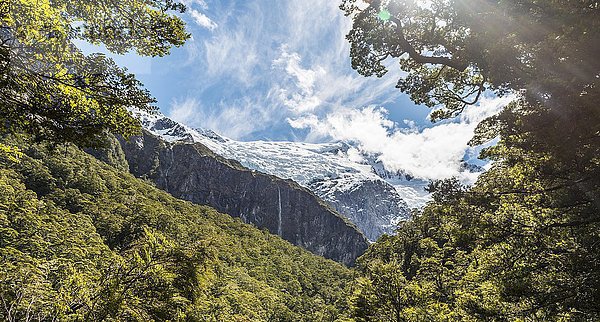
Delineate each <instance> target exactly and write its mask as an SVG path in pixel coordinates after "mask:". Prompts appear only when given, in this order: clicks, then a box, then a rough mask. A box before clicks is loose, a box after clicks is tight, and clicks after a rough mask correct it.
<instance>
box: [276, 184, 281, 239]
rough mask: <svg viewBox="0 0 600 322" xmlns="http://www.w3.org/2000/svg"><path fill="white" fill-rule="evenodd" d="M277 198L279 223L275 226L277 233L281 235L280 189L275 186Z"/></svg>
mask: <svg viewBox="0 0 600 322" xmlns="http://www.w3.org/2000/svg"><path fill="white" fill-rule="evenodd" d="M277 199H278V200H279V204H278V207H277V212H278V214H279V225H278V226H277V235H279V236H282V234H281V190H280V189H279V187H277Z"/></svg>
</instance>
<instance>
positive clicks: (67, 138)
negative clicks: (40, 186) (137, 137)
mask: <svg viewBox="0 0 600 322" xmlns="http://www.w3.org/2000/svg"><path fill="white" fill-rule="evenodd" d="M184 10H185V7H184V6H183V5H182V4H179V3H176V2H174V1H173V0H152V1H142V0H125V1H102V0H90V1H67V0H58V1H50V0H36V1H33V0H2V1H1V2H0V19H1V23H0V122H2V134H7V133H22V132H25V133H27V134H30V135H34V136H35V137H37V138H39V139H49V140H52V141H55V142H75V143H78V144H80V145H93V144H95V143H98V142H99V139H101V138H102V136H103V134H105V133H106V132H113V133H117V134H123V135H130V134H132V133H134V132H135V131H137V130H138V129H139V124H138V122H137V121H136V120H135V119H134V118H133V117H132V116H131V115H130V114H129V112H128V111H127V108H130V107H132V108H138V109H141V110H147V111H150V110H153V109H155V107H154V106H153V103H154V102H155V100H154V99H153V98H152V97H151V96H150V94H149V93H148V92H147V91H146V90H144V89H143V88H142V84H141V83H140V82H139V81H138V80H136V79H135V77H134V76H133V75H132V74H129V73H128V72H127V70H126V69H123V68H119V67H118V66H116V65H115V63H114V62H113V61H112V60H111V59H109V58H107V57H105V56H104V55H102V54H92V55H89V56H86V55H84V54H83V53H82V52H81V51H80V50H79V49H77V47H76V46H75V45H74V41H76V40H80V41H81V40H82V41H87V42H89V43H91V44H94V45H104V46H106V48H107V49H108V50H109V51H111V52H114V53H117V54H123V53H126V52H129V51H135V52H136V53H138V54H139V55H144V56H163V55H166V54H168V53H169V50H170V48H171V47H172V46H181V45H182V44H183V43H184V41H185V40H186V39H187V38H188V37H189V35H188V34H187V33H186V32H185V26H184V23H183V21H182V20H180V19H179V18H178V17H177V16H176V15H174V14H173V13H176V12H183V11H184Z"/></svg>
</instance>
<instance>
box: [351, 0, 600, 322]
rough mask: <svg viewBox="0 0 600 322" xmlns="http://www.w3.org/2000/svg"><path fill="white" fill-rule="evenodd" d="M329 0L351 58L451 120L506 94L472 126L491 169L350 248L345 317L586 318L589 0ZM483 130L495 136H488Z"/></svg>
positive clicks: (593, 63) (591, 192) (594, 233)
mask: <svg viewBox="0 0 600 322" xmlns="http://www.w3.org/2000/svg"><path fill="white" fill-rule="evenodd" d="M367 2H368V3H369V5H368V6H359V3H358V2H357V1H355V0H344V1H343V5H342V9H344V10H345V11H346V14H348V15H349V16H351V17H352V18H353V19H354V25H353V29H352V30H351V31H350V33H349V34H348V37H347V38H348V40H349V41H350V44H351V47H352V49H351V57H352V60H353V66H354V68H355V69H356V70H357V71H358V72H360V73H361V74H363V75H367V76H370V75H379V76H381V75H382V74H384V73H386V71H387V70H386V67H385V66H384V65H383V64H382V61H383V60H384V59H386V58H391V59H396V60H397V62H398V65H397V66H398V67H399V68H400V69H401V70H403V71H404V72H406V75H405V76H403V77H402V78H401V79H399V80H398V84H397V87H398V88H399V89H400V90H402V91H403V92H405V93H406V94H408V95H410V96H411V98H412V100H413V101H415V102H418V103H422V104H425V105H427V106H429V107H431V108H432V109H433V111H432V113H431V115H430V117H431V118H432V119H433V120H439V119H446V118H452V117H454V116H457V115H460V114H461V113H464V111H465V109H466V108H467V107H468V106H470V105H477V104H478V102H479V100H480V98H481V97H483V96H486V95H495V96H503V95H507V94H508V93H511V94H512V95H514V97H515V99H514V101H513V102H511V103H510V104H508V105H507V106H506V107H505V108H504V109H503V110H502V111H501V112H500V113H499V114H497V115H495V116H492V117H490V118H488V119H486V120H484V121H483V122H482V123H480V124H479V126H478V128H477V130H476V133H475V137H474V138H473V140H472V141H471V144H472V145H473V146H476V145H479V144H484V143H489V142H492V143H493V144H491V145H490V146H489V147H487V148H485V149H484V150H483V151H482V153H481V155H480V157H481V158H487V159H488V160H490V161H492V162H493V163H492V166H491V168H490V169H489V170H488V171H487V172H486V173H484V174H483V175H481V176H480V177H479V179H478V181H477V183H476V184H475V185H474V186H472V187H466V186H463V185H462V184H460V183H459V182H458V181H457V180H453V179H448V180H443V181H438V182H433V183H432V184H431V185H430V187H429V190H430V191H432V192H433V197H434V200H433V202H431V203H429V204H428V205H427V206H426V207H425V209H423V211H421V212H419V213H418V214H415V216H414V217H413V219H412V220H410V221H408V222H406V223H404V224H403V225H402V226H401V227H399V229H398V235H397V236H394V237H387V238H382V239H381V240H379V241H378V242H377V243H376V244H375V245H373V246H372V247H371V248H370V249H369V251H368V252H367V254H366V255H364V256H363V257H362V258H361V259H359V267H360V271H361V272H362V274H363V276H362V277H361V278H359V280H358V281H357V290H356V292H355V293H354V295H353V298H352V302H353V315H354V317H355V318H356V320H358V321H458V320H460V321H598V320H600V269H599V268H600V266H599V263H600V247H599V243H598V241H599V240H600V158H599V156H600V108H599V105H598V104H599V103H600V91H599V90H598V85H599V84H598V80H599V79H600V61H599V60H598V57H600V41H599V38H598V34H597V32H596V30H598V29H599V28H600V19H599V17H600V4H599V3H598V1H535V0H516V1H452V0H451V1H445V0H444V1H441V0H440V1H438V0H433V1H430V2H429V3H425V2H421V1H410V0H407V1H397V0H392V1H380V0H373V1H367ZM494 140H496V142H495V141H494Z"/></svg>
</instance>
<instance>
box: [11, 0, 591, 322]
mask: <svg viewBox="0 0 600 322" xmlns="http://www.w3.org/2000/svg"><path fill="white" fill-rule="evenodd" d="M340 2H341V4H340V9H341V10H342V11H343V12H344V13H345V14H346V15H347V16H348V19H351V20H352V22H353V25H352V29H351V30H350V32H349V33H348V35H347V40H348V41H349V43H350V52H349V53H348V59H349V60H351V62H352V66H353V68H354V69H356V71H357V72H358V73H360V74H361V75H364V76H365V77H378V76H379V77H381V76H383V75H384V74H385V73H387V71H388V70H387V68H389V67H386V65H384V64H383V62H384V60H386V61H389V60H390V59H391V60H394V61H395V64H394V65H393V66H394V68H398V69H400V70H401V71H403V72H404V74H403V75H405V76H403V78H401V79H399V80H398V83H397V88H398V90H399V91H402V92H404V93H406V94H407V95H408V96H409V97H410V98H411V100H412V101H414V102H415V103H417V104H423V105H426V106H428V107H430V108H431V109H432V111H433V112H432V119H433V120H434V121H438V120H444V119H448V118H452V117H456V116H458V115H460V114H461V113H463V111H464V110H465V108H466V107H468V106H470V105H475V104H477V103H478V102H479V101H480V99H481V98H482V97H484V96H486V95H487V96H490V95H493V96H506V95H514V97H515V99H514V101H512V102H511V103H510V104H509V105H507V106H506V107H505V108H504V109H503V110H502V111H501V112H500V113H498V114H497V115H495V116H492V117H490V118H488V119H486V120H484V121H483V122H481V123H480V124H479V125H478V127H477V130H476V133H475V136H474V137H473V138H472V140H471V142H470V144H472V145H473V146H477V145H481V144H484V143H488V142H492V141H494V142H495V144H492V145H489V146H488V147H487V148H485V149H484V150H483V151H482V152H481V155H480V158H482V159H488V160H491V161H492V163H491V168H490V169H489V170H487V171H486V172H485V173H483V174H482V175H481V176H480V177H479V178H478V180H477V182H476V183H475V184H474V185H472V186H466V185H464V184H462V183H461V182H459V181H458V180H456V179H452V178H451V179H447V180H441V181H433V182H431V183H430V185H429V188H428V191H429V192H431V193H432V197H433V200H432V201H430V202H429V203H428V204H427V205H426V206H425V207H424V208H423V209H420V210H415V211H414V212H413V214H412V217H411V218H410V219H409V220H407V221H404V222H401V223H400V224H399V226H398V228H397V233H396V235H394V236H383V237H382V238H380V239H379V240H377V241H376V242H375V243H373V244H372V245H371V246H370V247H369V249H368V250H367V251H366V253H365V254H364V255H363V256H361V257H360V258H359V259H358V261H357V264H356V266H355V267H350V268H348V267H345V266H343V265H341V264H338V263H335V262H333V261H331V260H326V259H324V258H321V257H319V256H316V255H313V254H311V253H309V252H307V251H305V250H303V249H301V248H299V247H296V246H293V245H291V244H290V243H288V242H286V241H284V240H283V239H281V238H279V237H278V236H275V235H272V234H270V233H269V232H268V231H266V230H259V229H257V228H256V227H253V226H251V225H247V224H244V223H242V222H241V221H240V220H239V219H233V218H232V217H230V216H228V215H225V214H220V213H218V212H217V211H215V210H213V209H211V208H209V207H207V206H201V205H193V204H191V203H189V202H186V201H181V200H178V199H176V198H174V197H172V196H170V195H168V194H167V193H166V192H163V191H161V190H158V189H157V188H155V187H154V186H153V185H152V184H150V183H149V182H147V181H144V180H142V179H137V178H135V177H133V176H132V175H130V174H129V173H128V171H127V164H126V163H124V162H125V161H124V160H120V159H119V154H115V156H113V157H114V160H112V161H113V162H108V163H105V162H103V161H100V160H97V159H95V158H94V157H93V156H91V155H90V154H88V153H86V152H85V151H89V150H87V148H99V149H106V148H108V149H113V150H115V149H116V150H118V149H119V148H118V144H117V143H116V140H114V136H122V137H125V138H127V137H130V136H131V135H134V134H139V133H140V129H141V127H140V124H139V122H138V121H137V120H136V119H135V118H134V117H133V116H132V115H131V114H130V113H129V112H128V109H130V108H135V109H138V110H142V111H149V112H151V111H154V110H156V109H157V107H156V101H155V99H154V98H153V97H152V95H151V93H149V92H148V91H147V90H146V89H144V87H143V84H142V83H141V82H140V81H138V80H137V79H136V78H135V76H134V75H133V74H130V73H129V72H127V70H125V69H124V68H122V67H119V66H117V65H116V64H115V62H114V61H113V60H112V59H110V58H108V57H106V56H105V55H103V54H91V55H85V54H84V53H82V52H81V51H80V50H79V49H78V48H77V47H76V46H75V45H74V41H76V40H85V41H87V42H89V43H91V44H94V45H103V46H105V47H106V48H107V49H108V50H109V51H111V52H113V53H126V52H135V53H137V54H138V55H140V56H148V57H156V56H165V55H168V54H169V53H170V50H171V49H172V48H174V47H180V46H182V45H183V44H184V43H185V41H186V40H187V39H189V38H190V34H188V33H187V32H186V29H185V24H184V22H183V21H182V20H181V19H180V17H179V16H178V14H180V13H183V12H184V11H185V10H186V7H185V6H184V5H183V4H180V3H178V2H176V1H173V0H124V1H106V0H88V1H70V0H0V19H1V24H0V122H1V123H2V127H1V129H0V138H1V140H0V320H2V321H599V320H600V106H599V105H598V104H599V103H600V90H599V88H598V86H599V84H598V82H599V80H600V59H599V58H600V37H599V35H598V30H600V2H598V1H596V0H544V1H541V0H468V1H467V0H431V1H428V2H427V5H422V4H420V3H419V1H413V0H385V1H384V0H371V1H360V0H341V1H340ZM473 2H475V5H473ZM467 3H469V5H468V6H467ZM109 163H110V164H109Z"/></svg>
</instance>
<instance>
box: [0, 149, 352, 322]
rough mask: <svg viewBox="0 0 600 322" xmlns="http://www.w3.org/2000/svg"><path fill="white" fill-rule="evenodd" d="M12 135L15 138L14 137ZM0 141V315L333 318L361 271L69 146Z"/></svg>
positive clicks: (96, 318) (68, 318)
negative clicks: (2, 144)
mask: <svg viewBox="0 0 600 322" xmlns="http://www.w3.org/2000/svg"><path fill="white" fill-rule="evenodd" d="M11 144H13V143H11ZM21 148H22V150H23V151H24V152H25V155H24V156H23V157H21V159H20V162H14V161H12V160H11V159H9V158H6V157H5V156H4V155H3V154H2V152H1V151H0V259H1V263H0V299H1V300H2V303H4V304H5V305H3V306H0V320H2V321H25V320H28V319H35V320H42V321H53V320H60V321H71V320H73V321H75V320H77V321H132V320H137V321H152V320H158V321H165V320H177V321H333V320H335V319H336V317H339V316H340V315H341V313H342V312H345V311H347V308H346V307H345V303H346V301H345V300H344V298H345V296H344V294H343V289H344V288H345V284H346V283H347V282H348V281H349V280H351V279H352V273H351V272H350V271H349V270H348V269H346V268H345V267H343V266H342V265H340V264H337V263H335V262H333V261H330V260H326V259H323V258H321V257H318V256H315V255H312V254H310V253H308V252H307V251H305V250H303V249H301V248H299V247H295V246H292V245H290V244H289V243H288V242H286V241H284V240H282V239H281V238H279V237H277V236H274V235H272V234H269V233H268V232H266V231H261V230H258V229H256V228H254V227H252V226H250V225H247V224H244V223H242V222H241V221H240V220H239V219H233V218H232V217H230V216H228V215H223V214H220V213H217V212H216V211H215V210H214V209H211V208H209V207H204V206H198V205H193V204H192V203H190V202H185V201H181V200H177V199H175V198H174V197H172V196H170V195H169V194H167V193H166V192H163V191H161V190H159V189H157V188H155V187H153V186H152V185H150V184H148V183H147V182H145V181H143V180H139V179H136V178H134V177H133V176H132V175H130V174H128V173H126V172H124V171H119V170H117V169H116V168H114V167H112V166H109V165H107V164H105V163H102V162H100V161H98V160H96V159H95V158H93V157H92V156H90V155H88V154H85V153H83V152H82V151H80V150H78V149H75V148H72V147H68V148H65V147H60V148H56V149H54V150H53V149H51V148H47V147H44V146H41V145H34V146H24V145H21Z"/></svg>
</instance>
